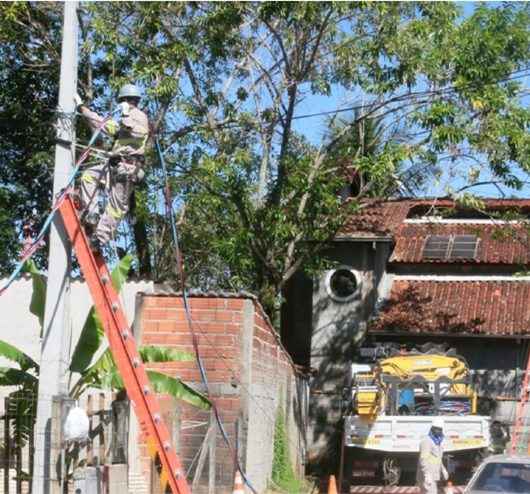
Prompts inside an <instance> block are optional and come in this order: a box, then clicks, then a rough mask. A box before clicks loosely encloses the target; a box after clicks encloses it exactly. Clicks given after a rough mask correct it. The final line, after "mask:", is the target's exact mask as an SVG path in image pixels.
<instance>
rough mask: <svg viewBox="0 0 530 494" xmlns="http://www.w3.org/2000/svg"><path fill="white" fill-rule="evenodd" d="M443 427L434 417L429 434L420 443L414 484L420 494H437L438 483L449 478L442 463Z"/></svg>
mask: <svg viewBox="0 0 530 494" xmlns="http://www.w3.org/2000/svg"><path fill="white" fill-rule="evenodd" d="M443 426H444V423H443V420H442V419H441V418H439V417H435V418H434V419H433V421H432V425H431V429H430V431H429V434H428V435H427V436H426V437H424V438H423V439H422V440H421V442H420V454H419V457H418V469H417V472H416V483H417V485H418V487H419V488H420V493H421V494H438V483H439V482H440V481H442V480H444V481H447V480H448V478H449V475H448V473H447V470H446V469H445V467H444V465H443V463H442V458H443V447H442V441H443V438H444V435H443Z"/></svg>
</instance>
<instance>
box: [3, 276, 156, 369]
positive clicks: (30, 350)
mask: <svg viewBox="0 0 530 494" xmlns="http://www.w3.org/2000/svg"><path fill="white" fill-rule="evenodd" d="M4 283H5V280H0V286H2V285H3V284H4ZM153 287H154V284H153V283H152V282H150V281H130V282H127V283H126V284H125V285H124V287H123V289H122V291H121V294H120V298H121V302H122V305H123V307H124V310H125V314H126V316H127V320H128V321H129V323H130V324H132V322H133V320H134V315H135V314H134V311H135V299H136V294H137V293H138V292H145V293H151V292H152V291H153ZM31 294H32V283H31V278H29V277H22V278H20V279H19V280H17V281H15V282H14V283H13V284H12V285H11V286H10V287H9V289H8V290H7V291H6V292H4V294H3V295H1V296H0V339H2V340H4V341H6V342H8V343H10V344H11V345H14V346H16V347H17V348H20V349H21V350H22V351H24V352H25V353H27V354H28V355H30V356H31V357H32V358H33V359H35V360H36V361H38V360H39V358H40V336H39V334H40V327H39V321H38V319H37V318H36V317H35V316H34V315H33V314H31V312H30V311H29V304H30V301H31ZM91 306H92V298H91V297H90V294H89V292H88V288H87V286H86V285H85V283H84V282H83V281H80V280H72V282H71V283H70V325H69V327H67V328H65V331H67V332H68V333H69V334H70V335H71V338H70V340H71V343H70V351H71V352H73V351H74V349H75V345H76V342H77V339H78V338H79V334H80V333H81V329H82V327H83V324H84V322H85V319H86V316H87V314H88V311H89V310H90V307H91ZM0 365H5V363H4V362H2V361H0Z"/></svg>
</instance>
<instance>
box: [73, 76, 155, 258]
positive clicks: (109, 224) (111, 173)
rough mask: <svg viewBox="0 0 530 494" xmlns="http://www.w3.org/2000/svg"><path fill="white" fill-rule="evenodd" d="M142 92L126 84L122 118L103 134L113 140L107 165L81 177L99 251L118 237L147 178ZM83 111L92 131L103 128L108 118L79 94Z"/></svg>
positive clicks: (90, 229) (146, 130)
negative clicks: (136, 190)
mask: <svg viewBox="0 0 530 494" xmlns="http://www.w3.org/2000/svg"><path fill="white" fill-rule="evenodd" d="M140 98H141V96H140V90H139V89H138V88H137V87H136V86H135V85H134V84H126V85H124V86H123V87H122V88H121V89H120V91H119V94H118V103H119V106H120V113H121V115H120V117H119V118H118V119H116V120H114V119H109V120H108V121H107V122H105V124H104V125H103V127H102V128H101V132H102V133H103V134H104V135H107V136H109V137H111V138H112V139H113V145H112V149H111V151H110V153H109V159H108V161H107V162H106V163H102V164H96V165H93V166H90V167H87V168H86V169H85V171H84V172H83V173H82V175H81V180H80V187H79V192H80V201H81V207H82V209H84V212H83V215H82V221H83V223H84V225H85V227H86V228H87V230H88V233H89V234H90V241H91V243H92V247H93V248H94V249H95V250H99V249H100V248H101V246H102V245H104V244H106V243H108V242H109V241H110V240H111V238H113V237H114V234H115V232H116V229H117V227H118V225H119V223H120V221H121V220H122V219H123V218H124V216H125V215H126V214H127V211H128V210H129V200H130V197H131V194H132V193H133V190H134V185H135V184H137V183H138V182H140V181H141V180H142V179H143V176H144V164H145V160H144V154H145V147H146V142H147V138H148V135H149V121H148V119H147V115H146V114H145V113H144V112H143V111H142V110H140V109H139V108H138V104H139V102H140ZM76 103H77V106H78V109H79V111H80V112H81V114H82V115H83V116H84V117H85V119H86V120H87V122H88V125H89V126H90V128H91V129H92V130H96V129H98V128H100V127H101V125H102V124H103V122H104V120H105V119H104V117H101V116H100V115H98V114H97V113H95V112H93V111H91V110H89V109H88V108H87V107H86V106H85V105H84V104H83V101H82V100H81V98H80V97H79V95H76ZM102 190H103V191H105V192H106V193H107V196H108V198H107V205H106V207H105V210H104V211H103V214H102V215H101V216H100V209H99V197H100V193H101V191H102Z"/></svg>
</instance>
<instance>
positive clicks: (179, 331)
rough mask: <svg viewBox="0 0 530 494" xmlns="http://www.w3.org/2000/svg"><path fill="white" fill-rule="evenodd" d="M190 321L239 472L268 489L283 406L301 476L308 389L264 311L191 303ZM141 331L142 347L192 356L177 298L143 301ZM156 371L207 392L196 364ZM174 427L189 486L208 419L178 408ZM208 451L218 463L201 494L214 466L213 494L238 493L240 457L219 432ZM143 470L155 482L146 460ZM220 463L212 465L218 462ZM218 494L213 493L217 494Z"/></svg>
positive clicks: (248, 303)
mask: <svg viewBox="0 0 530 494" xmlns="http://www.w3.org/2000/svg"><path fill="white" fill-rule="evenodd" d="M189 302H190V308H191V314H192V318H193V321H194V328H195V333H196V334H197V338H198V343H199V349H200V353H201V356H202V360H203V364H204V368H205V370H206V374H207V377H208V382H209V389H210V396H211V398H212V399H213V400H214V401H215V403H216V405H217V409H218V410H219V414H220V418H221V421H222V423H223V425H224V428H225V430H226V433H227V435H228V437H229V439H230V442H231V443H232V445H233V446H234V447H236V445H237V451H238V457H239V461H240V463H241V465H242V466H243V468H244V469H245V471H246V472H247V474H248V478H249V480H250V481H251V482H252V484H253V486H254V487H255V488H256V490H257V491H258V492H264V490H265V489H266V487H267V484H268V481H269V478H270V474H271V468H272V456H273V454H272V453H273V437H274V422H275V419H276V417H277V414H278V406H281V407H282V408H283V410H284V416H285V417H286V426H287V431H288V436H289V437H288V440H289V445H290V453H291V457H292V462H293V465H294V467H295V469H296V471H297V472H298V473H302V460H303V456H304V454H305V443H304V434H303V428H304V426H305V414H304V410H305V408H306V407H305V402H304V396H305V381H304V380H303V379H302V378H301V377H300V376H299V375H297V373H296V372H295V370H294V367H293V365H292V362H291V360H290V358H289V356H288V355H287V353H286V352H285V350H284V349H283V347H282V346H281V344H280V343H279V340H278V338H277V336H276V333H275V331H274V329H273V328H272V327H271V325H270V323H269V321H268V319H267V318H266V316H265V314H264V313H263V310H262V308H261V306H260V305H259V304H258V303H257V302H256V301H255V300H253V299H251V298H245V297H230V296H229V297H226V296H225V297H209V296H201V297H191V298H190V299H189ZM138 307H139V311H140V314H139V317H138V314H137V320H139V321H140V324H139V327H137V328H136V329H135V331H136V334H137V337H138V338H139V339H140V342H141V344H143V345H159V346H169V347H175V348H178V349H180V350H187V351H189V352H190V353H193V345H192V336H191V333H190V331H189V327H188V323H187V320H186V315H185V311H184V305H183V301H182V299H181V298H180V297H179V296H177V295H167V294H163V295H156V294H155V295H143V296H142V298H141V300H140V303H139V304H138ZM151 368H153V369H156V370H160V371H163V372H166V373H168V374H171V375H176V376H180V377H181V378H182V379H183V380H184V381H186V383H188V384H190V385H191V386H193V387H194V388H195V389H197V390H200V391H205V389H204V386H203V384H202V381H201V376H200V373H199V369H198V366H197V364H196V362H194V361H191V362H172V363H164V364H156V365H152V366H151ZM174 415H175V416H174V417H173V423H174V424H176V425H175V428H176V434H175V435H176V439H177V441H176V442H177V449H178V451H179V454H180V455H181V458H182V460H183V462H184V466H185V468H186V469H187V470H189V473H188V478H189V479H190V483H191V481H192V479H193V478H194V474H195V471H196V466H197V463H198V462H199V459H200V454H199V453H200V451H199V450H200V448H201V445H202V444H203V442H204V438H205V435H206V432H207V429H208V426H209V424H210V423H211V419H212V417H211V414H210V412H206V411H201V410H198V409H196V408H194V407H192V406H190V405H187V404H183V403H179V405H178V407H177V408H176V410H175V414H174ZM215 434H216V438H215V448H214V450H213V451H212V449H213V445H214V442H213V441H212V442H211V444H210V449H209V451H211V452H212V461H211V460H210V458H206V460H205V462H204V465H205V466H204V469H203V472H202V475H201V476H200V478H198V485H197V486H196V488H195V489H194V493H195V492H208V483H209V482H210V483H211V482H212V478H210V476H209V469H211V471H213V465H214V463H215V488H213V486H210V489H211V492H215V493H224V492H232V482H233V477H234V455H233V453H232V452H231V451H230V450H229V449H228V448H227V446H226V444H225V442H224V441H223V439H222V436H221V434H220V432H219V430H218V428H217V427H215ZM141 454H142V456H144V461H143V462H142V468H143V470H144V473H145V474H146V475H148V474H149V472H148V469H149V466H148V465H149V462H148V461H147V459H146V457H145V451H143V450H142V451H141ZM213 460H214V461H213ZM212 489H213V490H212Z"/></svg>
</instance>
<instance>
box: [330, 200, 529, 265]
mask: <svg viewBox="0 0 530 494" xmlns="http://www.w3.org/2000/svg"><path fill="white" fill-rule="evenodd" d="M483 200H484V202H485V204H486V207H487V208H488V209H495V210H499V209H508V210H509V209H517V208H525V210H530V199H483ZM432 205H436V207H441V208H444V207H447V208H450V207H454V205H455V203H454V201H452V200H449V199H436V200H434V199H394V200H388V201H383V200H366V201H364V202H363V203H362V204H361V209H360V211H359V212H358V213H356V214H354V215H352V216H351V218H350V219H349V221H348V222H347V223H346V225H345V226H344V227H343V228H342V230H341V231H340V232H339V235H338V237H341V238H344V237H346V238H347V237H370V236H389V237H392V238H393V239H394V241H395V244H396V245H395V248H394V251H393V254H392V256H391V258H390V262H394V263H433V262H441V261H437V260H432V259H423V258H422V253H423V246H424V244H425V240H426V238H427V237H428V236H429V235H436V234H437V235H456V234H471V235H477V236H478V237H479V238H480V244H479V248H478V253H477V254H478V255H477V257H476V259H475V260H469V259H456V260H451V261H450V262H452V263H464V264H471V263H473V264H474V263H486V264H530V232H529V231H528V228H527V227H528V225H516V226H514V225H513V224H504V225H503V224H502V223H500V222H499V223H497V224H491V223H489V224H488V223H480V222H477V223H468V222H462V223H458V222H457V220H455V221H454V222H451V223H440V222H432V223H409V222H405V219H406V218H407V216H408V215H409V212H410V211H411V209H413V208H415V207H420V206H421V207H423V208H424V207H426V206H432ZM443 262H447V261H443Z"/></svg>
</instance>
